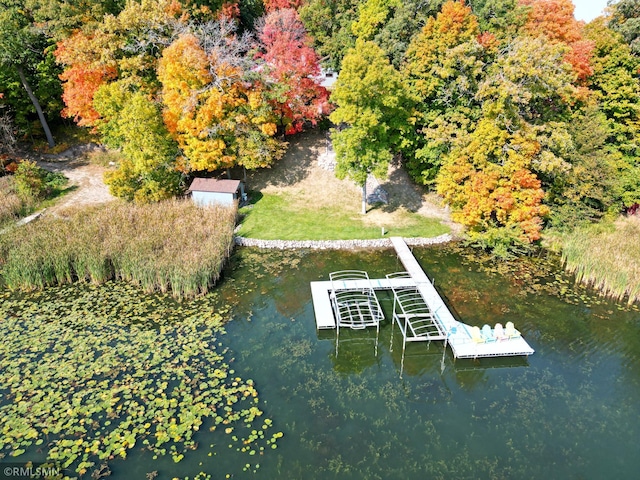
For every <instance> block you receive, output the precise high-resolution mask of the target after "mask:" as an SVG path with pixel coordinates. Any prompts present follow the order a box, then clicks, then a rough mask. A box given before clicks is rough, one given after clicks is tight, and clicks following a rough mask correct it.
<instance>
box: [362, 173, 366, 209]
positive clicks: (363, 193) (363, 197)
mask: <svg viewBox="0 0 640 480" xmlns="http://www.w3.org/2000/svg"><path fill="white" fill-rule="evenodd" d="M366 214H367V182H366V181H365V182H364V184H363V185H362V215H366Z"/></svg>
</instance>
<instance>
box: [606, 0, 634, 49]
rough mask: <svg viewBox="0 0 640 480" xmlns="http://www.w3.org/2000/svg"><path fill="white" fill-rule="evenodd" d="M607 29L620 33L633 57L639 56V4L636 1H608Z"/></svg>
mask: <svg viewBox="0 0 640 480" xmlns="http://www.w3.org/2000/svg"><path fill="white" fill-rule="evenodd" d="M607 3H608V4H609V7H610V9H611V16H610V17H609V21H608V23H609V27H610V28H611V29H612V30H614V31H616V32H618V33H620V34H621V35H622V36H623V38H624V41H625V42H626V43H627V45H629V47H630V48H631V51H632V52H633V54H634V55H640V4H639V3H638V0H609V1H608V2H607Z"/></svg>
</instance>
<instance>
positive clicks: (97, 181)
mask: <svg viewBox="0 0 640 480" xmlns="http://www.w3.org/2000/svg"><path fill="white" fill-rule="evenodd" d="M90 149H91V148H79V149H70V150H67V151H66V152H64V153H62V154H60V155H47V156H46V157H45V156H41V157H39V158H37V159H35V160H36V162H37V163H38V165H39V166H41V167H42V168H44V169H46V170H49V171H52V172H60V173H62V174H63V175H64V176H65V177H67V178H68V179H69V186H74V187H76V189H75V190H74V191H72V192H71V193H68V194H67V195H65V196H64V197H62V199H61V200H60V201H59V202H58V203H56V204H55V205H54V206H53V207H50V208H48V209H47V213H57V212H59V211H61V210H63V209H65V208H67V207H71V206H82V205H96V204H100V203H106V202H110V201H112V200H115V197H113V195H111V194H110V193H109V188H108V187H107V186H106V185H105V184H104V181H103V176H104V172H105V171H106V170H107V168H106V167H102V166H99V165H93V164H91V163H89V162H88V160H87V153H88V151H89V150H90Z"/></svg>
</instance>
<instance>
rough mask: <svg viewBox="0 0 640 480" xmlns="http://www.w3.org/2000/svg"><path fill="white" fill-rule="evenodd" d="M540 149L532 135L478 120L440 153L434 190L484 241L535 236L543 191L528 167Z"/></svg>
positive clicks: (497, 244) (494, 243) (498, 244)
mask: <svg viewBox="0 0 640 480" xmlns="http://www.w3.org/2000/svg"><path fill="white" fill-rule="evenodd" d="M539 151H540V144H539V143H538V142H537V141H536V139H535V137H534V136H532V135H527V134H522V133H520V132H518V133H510V132H508V131H507V130H503V129H501V128H499V127H498V126H497V125H496V123H495V122H494V121H493V120H491V119H483V120H481V121H480V123H479V124H478V127H477V128H476V130H475V131H474V132H473V133H472V134H471V135H470V136H469V137H468V140H467V142H466V143H464V144H461V145H459V146H457V147H455V148H454V149H453V150H452V151H451V153H450V154H449V155H447V157H446V158H445V161H444V164H443V166H442V168H441V169H440V173H439V175H438V187H437V191H438V193H439V194H441V195H442V196H443V197H444V199H445V201H446V202H447V203H448V204H449V205H450V206H451V207H452V209H453V212H452V218H453V219H454V220H455V221H457V222H460V223H462V224H463V225H466V226H467V227H468V228H469V236H470V238H471V239H472V240H475V241H477V242H479V243H481V244H483V245H485V246H488V247H493V248H504V246H505V245H508V244H511V243H514V242H515V243H518V244H528V243H530V242H533V241H535V240H538V239H539V238H540V232H541V230H542V225H543V222H542V218H543V217H544V216H545V215H547V214H548V213H549V210H548V208H547V207H546V206H545V205H543V204H542V200H543V198H544V190H543V189H542V185H541V182H540V180H539V179H538V178H537V177H536V175H535V174H534V173H532V172H531V170H530V169H531V165H532V162H533V161H534V159H535V157H536V155H537V154H538V153H539Z"/></svg>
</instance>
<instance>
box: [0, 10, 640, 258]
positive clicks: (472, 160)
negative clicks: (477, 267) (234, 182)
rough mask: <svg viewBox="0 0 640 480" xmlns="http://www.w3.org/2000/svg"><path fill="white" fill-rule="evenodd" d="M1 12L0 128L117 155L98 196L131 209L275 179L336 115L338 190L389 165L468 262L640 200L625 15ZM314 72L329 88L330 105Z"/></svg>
mask: <svg viewBox="0 0 640 480" xmlns="http://www.w3.org/2000/svg"><path fill="white" fill-rule="evenodd" d="M0 6H1V7H2V8H1V10H0V107H2V111H3V112H9V115H8V116H7V115H6V114H4V115H3V116H2V118H3V122H4V124H6V123H7V118H10V119H11V121H12V122H13V123H14V124H15V126H16V128H17V129H18V130H20V131H21V132H23V134H24V132H28V131H29V130H30V129H34V128H35V127H34V120H35V119H36V118H38V117H39V118H40V123H42V124H43V125H46V119H47V118H49V119H51V118H55V117H56V115H58V114H59V113H61V115H62V116H63V117H67V118H72V119H73V120H74V121H75V122H76V123H78V125H81V126H86V127H88V128H91V129H93V130H95V131H96V132H99V133H100V134H101V137H102V139H103V141H104V142H105V143H106V144H107V145H109V146H112V147H116V148H119V149H120V150H121V152H122V156H123V159H122V161H121V162H120V165H119V167H118V169H117V170H115V171H113V172H112V173H110V174H109V176H108V178H107V181H108V183H109V184H110V186H111V189H112V191H113V192H114V193H115V194H116V195H119V196H121V197H124V198H127V199H132V200H137V201H141V202H145V201H154V200H159V199H162V198H167V197H170V196H172V195H175V194H176V193H177V192H178V191H179V190H180V187H181V186H180V182H181V179H182V178H183V176H184V175H185V174H191V173H193V172H201V171H211V170H216V169H219V168H228V167H230V166H235V165H240V166H244V167H246V168H258V167H264V166H268V165H270V164H272V163H273V162H275V161H277V159H279V158H280V157H281V156H282V154H283V152H284V148H285V144H284V142H283V136H284V135H286V134H291V133H295V132H298V131H300V130H301V129H302V128H303V126H304V125H306V124H314V123H316V122H318V121H319V120H320V119H321V118H322V117H323V116H324V115H326V114H328V113H329V112H331V110H332V109H334V111H333V113H331V115H330V118H331V120H332V121H333V122H334V123H336V124H337V125H339V128H337V129H336V130H335V131H334V132H333V134H332V137H333V143H334V146H335V150H336V154H337V158H338V167H337V174H338V175H339V176H342V177H344V176H349V177H351V178H352V179H353V180H354V181H356V182H357V183H359V184H361V185H363V184H364V182H365V180H366V177H367V175H368V174H370V173H374V174H378V175H384V174H385V172H386V171H387V166H388V164H389V162H390V161H392V160H393V159H394V158H395V159H397V160H399V161H401V162H402V163H403V164H404V166H405V167H406V169H407V170H408V172H409V173H410V174H411V176H412V177H413V178H414V179H415V181H416V182H418V183H420V184H422V185H425V186H427V187H429V188H431V189H433V190H435V191H437V192H438V193H439V194H440V195H441V196H442V197H443V198H444V201H445V202H446V203H447V204H448V205H449V206H450V207H451V211H452V215H453V218H454V220H456V221H458V222H460V223H462V224H464V225H466V226H467V228H468V233H469V236H470V237H471V239H472V240H474V241H475V242H477V243H479V244H480V245H484V246H488V247H493V248H498V249H505V248H512V247H514V246H515V247H524V246H526V245H529V244H531V243H532V242H535V241H536V240H538V239H539V238H540V236H541V234H542V231H543V229H544V228H554V229H559V230H563V229H565V230H566V229H572V228H574V227H575V226H576V225H579V224H581V223H583V222H593V221H597V220H599V219H601V218H602V217H604V216H606V215H608V214H616V213H619V212H621V211H623V210H624V209H626V208H629V207H632V206H633V205H635V204H638V203H640V161H639V160H638V154H639V153H640V152H639V151H638V149H639V148H640V146H639V144H638V138H639V137H638V133H639V129H640V88H639V87H640V84H639V83H638V71H639V69H640V57H639V55H640V40H638V38H639V37H640V26H639V25H640V21H639V20H638V19H639V18H640V8H639V7H638V6H637V2H636V1H635V0H620V1H617V2H613V1H612V2H611V4H610V7H609V12H608V14H607V16H606V17H604V18H599V19H596V20H594V21H593V22H591V23H589V24H588V25H585V24H584V23H582V22H578V21H576V20H575V18H574V15H573V13H574V11H573V5H572V3H571V1H570V0H469V1H467V2H465V1H463V0H448V1H444V0H405V1H401V0H264V2H263V1H262V0H238V1H230V2H222V1H221V0H211V1H206V0H139V1H134V0H129V1H124V0H111V1H108V2H86V1H75V0H69V1H66V2H58V1H55V0H0ZM320 64H322V65H324V66H325V67H329V68H333V69H335V70H336V71H339V77H338V81H337V84H336V86H335V89H334V91H333V92H332V95H331V104H330V103H329V96H328V92H327V91H326V90H325V89H323V88H322V87H320V86H319V85H318V84H317V83H316V82H315V81H314V77H315V76H316V75H317V74H318V73H319V65H320ZM38 100H39V102H38ZM38 103H39V105H38ZM38 111H40V113H37V112H38ZM4 131H5V132H6V131H7V128H6V127H5V128H4ZM50 141H53V139H52V138H50Z"/></svg>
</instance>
